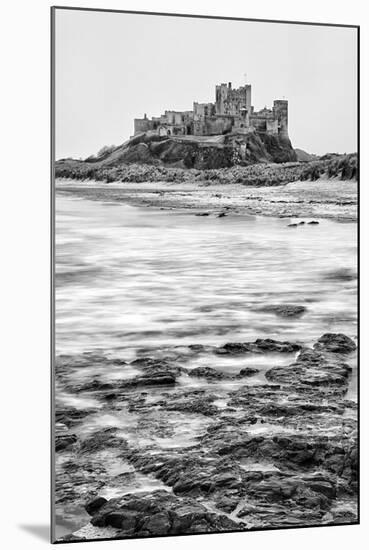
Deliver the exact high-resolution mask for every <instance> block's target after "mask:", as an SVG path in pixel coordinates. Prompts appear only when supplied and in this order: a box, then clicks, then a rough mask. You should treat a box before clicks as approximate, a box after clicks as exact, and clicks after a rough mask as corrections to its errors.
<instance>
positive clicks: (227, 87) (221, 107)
mask: <svg viewBox="0 0 369 550" xmlns="http://www.w3.org/2000/svg"><path fill="white" fill-rule="evenodd" d="M253 131H256V132H258V133H263V134H272V135H277V136H279V137H281V138H287V139H288V101H286V100H284V99H276V100H275V101H274V102H273V108H272V109H267V108H266V107H265V108H264V109H261V110H260V111H255V110H254V107H253V106H252V105H251V85H250V84H246V85H244V86H241V87H240V88H237V89H233V88H232V83H231V82H229V83H228V84H219V85H217V86H216V87H215V103H197V102H194V104H193V110H192V111H165V113H164V114H163V115H161V116H160V117H152V118H151V119H149V118H147V116H146V114H145V115H144V118H136V119H135V120H134V135H137V134H141V133H143V132H149V133H150V134H152V135H155V134H156V135H159V136H178V137H179V136H186V135H193V136H215V135H225V134H247V133H249V132H253Z"/></svg>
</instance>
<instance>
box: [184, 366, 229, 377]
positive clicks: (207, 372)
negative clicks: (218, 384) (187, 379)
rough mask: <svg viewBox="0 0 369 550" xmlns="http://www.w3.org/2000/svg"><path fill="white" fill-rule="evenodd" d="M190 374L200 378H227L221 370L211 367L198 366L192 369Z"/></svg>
mask: <svg viewBox="0 0 369 550" xmlns="http://www.w3.org/2000/svg"><path fill="white" fill-rule="evenodd" d="M188 374H189V375H190V376H196V377H199V378H208V379H218V380H221V379H223V378H227V377H226V375H224V374H223V373H222V372H219V371H217V370H215V369H212V368H211V367H196V368H194V369H191V370H190V371H189V372H188Z"/></svg>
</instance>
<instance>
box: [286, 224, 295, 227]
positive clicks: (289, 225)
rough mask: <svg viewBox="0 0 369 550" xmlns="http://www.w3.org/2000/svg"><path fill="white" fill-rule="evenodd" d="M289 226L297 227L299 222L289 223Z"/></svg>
mask: <svg viewBox="0 0 369 550" xmlns="http://www.w3.org/2000/svg"><path fill="white" fill-rule="evenodd" d="M287 227H297V223H289V224H288V225H287Z"/></svg>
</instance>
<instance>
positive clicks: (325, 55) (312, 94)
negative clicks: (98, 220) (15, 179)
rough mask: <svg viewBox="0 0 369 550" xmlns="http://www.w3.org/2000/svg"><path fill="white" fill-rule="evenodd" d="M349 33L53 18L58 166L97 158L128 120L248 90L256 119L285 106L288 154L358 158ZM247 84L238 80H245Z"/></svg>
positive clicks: (169, 20)
mask: <svg viewBox="0 0 369 550" xmlns="http://www.w3.org/2000/svg"><path fill="white" fill-rule="evenodd" d="M356 32H357V31H356V29H352V28H339V27H321V26H313V25H311V26H310V25H309V26H305V25H291V24H282V23H278V24H277V23H259V22H249V21H224V20H214V19H191V18H179V17H174V16H173V17H164V16H150V15H131V14H124V13H102V12H88V11H73V10H61V9H58V10H57V11H56V158H57V159H58V158H63V157H69V156H73V157H76V158H79V157H82V158H85V157H86V156H88V155H90V154H92V153H96V152H97V151H98V150H99V149H100V148H101V147H102V146H103V145H112V144H115V145H118V144H120V143H122V142H124V141H125V140H126V139H127V138H128V137H129V136H131V135H132V134H133V119H134V118H137V117H138V118H139V117H142V116H143V114H144V113H147V115H148V116H149V117H151V116H158V115H160V114H161V113H162V112H164V110H165V109H173V110H189V109H192V104H193V101H199V102H209V101H214V99H215V97H214V96H215V84H217V83H221V82H232V84H233V86H234V87H238V86H240V85H242V84H244V83H245V81H247V83H250V84H251V85H252V104H253V105H254V107H255V109H256V110H259V109H260V108H262V107H264V106H265V105H267V106H268V107H270V106H272V104H273V100H274V99H283V98H286V99H288V101H289V134H290V138H291V141H292V144H293V146H294V147H299V148H301V149H305V150H306V151H308V152H311V153H317V154H323V153H326V152H341V153H343V152H352V151H356V149H357V144H356V132H357V126H356V125H357V52H356V48H357V42H356ZM245 75H246V77H245Z"/></svg>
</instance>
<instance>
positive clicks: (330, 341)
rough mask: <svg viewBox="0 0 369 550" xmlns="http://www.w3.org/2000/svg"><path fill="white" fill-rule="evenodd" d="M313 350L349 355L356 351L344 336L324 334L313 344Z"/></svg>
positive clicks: (349, 340) (352, 342)
mask: <svg viewBox="0 0 369 550" xmlns="http://www.w3.org/2000/svg"><path fill="white" fill-rule="evenodd" d="M314 348H316V349H324V350H326V351H332V352H334V353H350V352H351V351H354V350H355V349H356V344H355V342H354V341H353V340H351V338H349V337H348V336H346V335H345V334H340V333H338V334H335V333H326V334H323V336H321V337H320V338H319V340H318V342H317V343H316V344H314Z"/></svg>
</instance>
